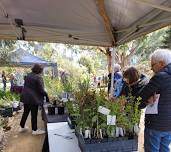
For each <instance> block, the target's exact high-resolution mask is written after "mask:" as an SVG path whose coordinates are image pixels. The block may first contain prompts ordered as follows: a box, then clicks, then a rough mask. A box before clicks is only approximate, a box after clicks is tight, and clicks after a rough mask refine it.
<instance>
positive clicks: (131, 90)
mask: <svg viewBox="0 0 171 152" xmlns="http://www.w3.org/2000/svg"><path fill="white" fill-rule="evenodd" d="M123 80H124V84H123V87H122V91H121V93H120V95H124V96H126V97H128V96H135V97H137V96H138V94H139V92H140V91H141V90H142V89H143V87H144V86H145V85H146V84H147V83H148V79H147V77H146V76H145V75H143V74H140V73H139V72H138V70H137V69H136V68H134V67H130V68H128V69H127V70H126V71H125V72H124V73H123Z"/></svg>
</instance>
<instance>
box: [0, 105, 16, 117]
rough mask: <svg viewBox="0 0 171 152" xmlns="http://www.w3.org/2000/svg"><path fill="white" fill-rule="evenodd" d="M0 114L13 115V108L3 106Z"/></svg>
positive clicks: (3, 115)
mask: <svg viewBox="0 0 171 152" xmlns="http://www.w3.org/2000/svg"><path fill="white" fill-rule="evenodd" d="M0 113H1V116H2V117H12V116H13V108H12V107H9V108H4V109H3V110H1V112H0Z"/></svg>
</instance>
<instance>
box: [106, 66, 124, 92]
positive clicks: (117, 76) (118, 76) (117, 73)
mask: <svg viewBox="0 0 171 152" xmlns="http://www.w3.org/2000/svg"><path fill="white" fill-rule="evenodd" d="M111 76H112V73H109V74H108V94H109V93H110V88H111V81H112V77H111ZM121 78H122V73H121V66H120V65H119V64H115V65H114V84H115V82H116V81H117V80H119V79H121Z"/></svg>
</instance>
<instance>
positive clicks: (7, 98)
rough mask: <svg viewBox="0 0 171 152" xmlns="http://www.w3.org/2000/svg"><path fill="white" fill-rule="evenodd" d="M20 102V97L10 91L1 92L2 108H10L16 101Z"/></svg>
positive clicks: (0, 104) (0, 102)
mask: <svg viewBox="0 0 171 152" xmlns="http://www.w3.org/2000/svg"><path fill="white" fill-rule="evenodd" d="M19 100H20V96H19V95H17V94H15V93H11V92H9V91H7V92H4V91H0V106H1V107H3V106H9V105H11V104H12V103H13V102H14V101H19Z"/></svg>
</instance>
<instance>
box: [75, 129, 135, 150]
mask: <svg viewBox="0 0 171 152" xmlns="http://www.w3.org/2000/svg"><path fill="white" fill-rule="evenodd" d="M76 136H77V138H78V145H79V147H80V149H81V151H82V152H132V151H137V150H138V137H137V136H134V138H133V139H128V138H126V137H119V138H113V139H110V140H108V139H84V138H83V136H82V135H81V134H80V133H79V132H78V129H76Z"/></svg>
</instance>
